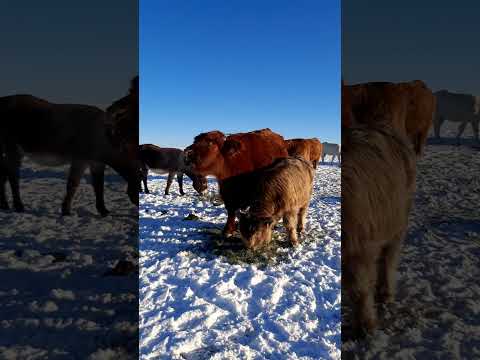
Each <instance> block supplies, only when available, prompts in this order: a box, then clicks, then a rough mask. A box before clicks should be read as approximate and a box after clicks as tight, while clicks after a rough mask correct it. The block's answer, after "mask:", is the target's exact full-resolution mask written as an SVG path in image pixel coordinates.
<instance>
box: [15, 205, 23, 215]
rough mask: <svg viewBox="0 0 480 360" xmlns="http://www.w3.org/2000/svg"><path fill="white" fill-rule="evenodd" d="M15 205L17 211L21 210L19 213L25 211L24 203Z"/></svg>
mask: <svg viewBox="0 0 480 360" xmlns="http://www.w3.org/2000/svg"><path fill="white" fill-rule="evenodd" d="M13 207H14V209H15V212H19V213H22V212H25V207H24V206H23V204H15V205H13Z"/></svg>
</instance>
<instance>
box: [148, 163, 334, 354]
mask: <svg viewBox="0 0 480 360" xmlns="http://www.w3.org/2000/svg"><path fill="white" fill-rule="evenodd" d="M165 183H166V176H159V175H155V174H151V176H149V189H150V190H151V193H150V194H149V195H147V194H142V195H141V197H140V215H139V217H140V218H139V232H140V357H141V358H142V359H189V360H194V359H197V360H200V359H235V360H236V359H302V360H307V359H340V346H341V336H340V332H341V325H340V320H341V319H340V310H341V296H340V292H341V286H340V277H341V274H340V266H341V265H340V264H341V262H340V252H341V246H340V206H341V202H340V168H339V166H338V164H337V165H333V166H330V165H320V166H319V167H318V169H317V173H316V177H315V183H314V193H313V197H312V200H311V204H310V208H309V212H308V221H307V225H306V235H305V236H304V238H303V242H302V244H301V245H300V246H299V247H298V248H295V249H294V248H292V247H290V246H289V245H288V243H287V242H286V240H285V233H284V230H283V228H282V227H281V226H278V229H277V230H276V232H275V234H274V238H275V239H276V241H274V245H272V247H271V248H270V249H267V250H265V253H253V252H250V251H247V250H245V249H243V247H242V246H241V243H240V239H239V238H236V237H235V238H234V239H231V240H225V241H224V240H223V239H222V238H221V236H220V235H219V234H220V232H221V229H222V227H223V225H224V223H225V221H226V212H225V210H224V207H223V204H222V203H221V201H220V200H219V199H218V195H215V194H216V193H217V192H218V190H217V184H216V181H215V180H214V179H209V193H208V195H203V196H200V195H198V194H196V193H195V191H194V190H193V188H192V187H191V182H190V180H189V179H188V180H186V184H185V186H184V188H185V191H186V195H185V196H183V197H182V196H180V195H179V194H178V185H176V184H174V185H173V186H172V188H171V190H170V194H169V195H167V196H165V195H164V194H163V192H164V189H165Z"/></svg>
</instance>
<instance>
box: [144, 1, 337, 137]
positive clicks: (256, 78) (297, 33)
mask: <svg viewBox="0 0 480 360" xmlns="http://www.w3.org/2000/svg"><path fill="white" fill-rule="evenodd" d="M139 26H140V60H139V61H140V91H141V96H140V142H141V143H155V144H158V145H160V146H176V147H184V146H187V145H189V144H191V143H192V141H193V137H194V136H195V135H197V134H199V133H200V132H204V131H210V130H221V131H223V132H226V133H232V132H241V131H249V130H254V129H260V128H265V127H270V128H271V129H272V130H274V131H277V132H279V133H280V134H282V135H283V136H284V137H285V138H292V137H313V136H316V137H319V138H320V139H321V140H322V141H334V142H339V140H340V67H341V61H340V53H341V47H340V46H341V44H340V36H341V35H340V34H341V33H340V1H339V0H323V1H318V0H298V1H291V0H255V1H253V0H229V1H225V0H189V1H186V0H185V1H179V0H141V1H140V20H139Z"/></svg>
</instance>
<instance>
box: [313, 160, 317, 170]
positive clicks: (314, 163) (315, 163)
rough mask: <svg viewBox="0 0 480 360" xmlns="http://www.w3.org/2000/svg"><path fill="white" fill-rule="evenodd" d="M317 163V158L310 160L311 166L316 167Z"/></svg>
mask: <svg viewBox="0 0 480 360" xmlns="http://www.w3.org/2000/svg"><path fill="white" fill-rule="evenodd" d="M317 165H318V160H313V161H312V166H313V168H314V169H316V168H317Z"/></svg>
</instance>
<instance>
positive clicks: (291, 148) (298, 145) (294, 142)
mask: <svg viewBox="0 0 480 360" xmlns="http://www.w3.org/2000/svg"><path fill="white" fill-rule="evenodd" d="M286 144H287V151H288V155H290V156H300V157H302V158H304V159H305V160H307V161H310V162H311V163H312V166H313V167H314V168H315V169H316V168H317V165H318V162H319V161H320V158H321V157H322V143H321V142H320V140H318V139H317V138H312V139H289V140H286Z"/></svg>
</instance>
